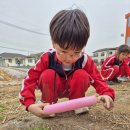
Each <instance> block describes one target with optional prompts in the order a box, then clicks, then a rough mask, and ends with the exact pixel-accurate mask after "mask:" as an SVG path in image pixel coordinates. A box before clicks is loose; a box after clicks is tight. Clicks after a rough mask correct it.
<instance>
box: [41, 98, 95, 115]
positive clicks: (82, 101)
mask: <svg viewBox="0 0 130 130" xmlns="http://www.w3.org/2000/svg"><path fill="white" fill-rule="evenodd" d="M96 103H97V97H96V96H88V97H83V98H77V99H73V100H68V101H65V102H60V103H56V104H52V105H49V106H46V107H44V109H43V110H44V112H45V113H46V114H49V115H50V114H54V113H61V112H66V111H71V110H75V109H78V108H81V107H87V106H91V105H93V104H96Z"/></svg>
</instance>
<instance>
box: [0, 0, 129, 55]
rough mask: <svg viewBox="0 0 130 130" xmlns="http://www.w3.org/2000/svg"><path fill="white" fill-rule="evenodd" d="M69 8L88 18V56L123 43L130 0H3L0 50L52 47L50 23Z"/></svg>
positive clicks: (21, 51)
mask: <svg viewBox="0 0 130 130" xmlns="http://www.w3.org/2000/svg"><path fill="white" fill-rule="evenodd" d="M69 8H79V9H81V10H83V11H84V12H85V14H86V15H87V17H88V20H89V23H90V38H89V40H88V43H87V46H86V48H85V52H86V53H88V54H89V55H92V52H94V51H96V50H98V49H103V48H109V47H110V48H111V47H117V46H119V45H121V44H123V43H124V41H125V31H126V19H125V14H127V13H130V0H100V1H98V0H47V1H45V0H0V53H3V52H8V53H19V54H24V55H29V54H31V53H39V52H45V51H47V50H48V49H50V48H52V44H51V39H50V34H49V23H50V21H51V19H52V17H53V16H54V15H55V14H56V13H57V12H58V11H60V10H62V9H69ZM121 34H124V37H123V36H121Z"/></svg>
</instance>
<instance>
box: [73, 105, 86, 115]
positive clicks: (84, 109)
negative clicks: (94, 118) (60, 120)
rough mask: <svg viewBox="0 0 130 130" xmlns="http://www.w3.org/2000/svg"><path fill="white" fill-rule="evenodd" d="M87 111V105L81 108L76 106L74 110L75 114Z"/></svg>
mask: <svg viewBox="0 0 130 130" xmlns="http://www.w3.org/2000/svg"><path fill="white" fill-rule="evenodd" d="M87 112H89V108H88V107H82V108H78V109H75V110H74V113H75V114H77V115H78V114H83V113H87Z"/></svg>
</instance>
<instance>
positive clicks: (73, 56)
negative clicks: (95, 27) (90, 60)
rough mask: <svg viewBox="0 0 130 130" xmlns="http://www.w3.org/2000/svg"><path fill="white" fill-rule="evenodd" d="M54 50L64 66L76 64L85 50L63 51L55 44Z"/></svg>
mask: <svg viewBox="0 0 130 130" xmlns="http://www.w3.org/2000/svg"><path fill="white" fill-rule="evenodd" d="M53 47H54V49H55V50H56V55H57V58H58V59H59V60H60V61H61V62H62V63H63V64H64V65H70V64H73V63H75V62H76V61H77V60H78V59H79V58H80V57H81V56H82V55H83V54H84V51H83V49H81V50H72V49H67V50H64V49H62V48H61V47H60V46H59V45H57V44H53Z"/></svg>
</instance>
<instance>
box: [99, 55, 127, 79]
mask: <svg viewBox="0 0 130 130" xmlns="http://www.w3.org/2000/svg"><path fill="white" fill-rule="evenodd" d="M126 68H127V65H126V62H125V61H120V60H119V59H118V58H117V57H116V55H115V54H114V55H112V56H109V57H107V58H106V60H105V61H104V62H103V64H102V66H101V75H102V77H103V78H104V79H108V80H113V79H114V78H117V77H120V76H124V75H125V73H126V72H125V71H126Z"/></svg>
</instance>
